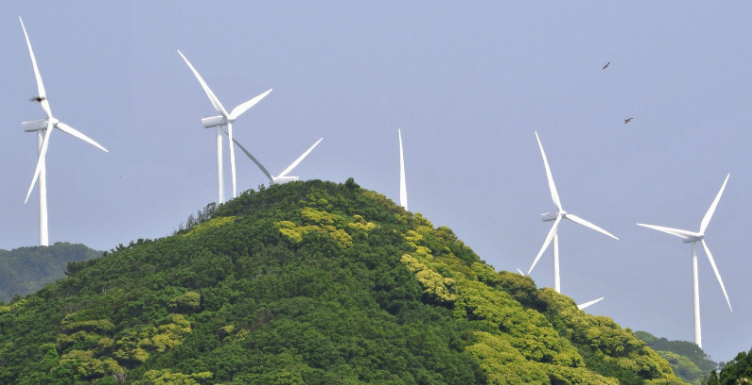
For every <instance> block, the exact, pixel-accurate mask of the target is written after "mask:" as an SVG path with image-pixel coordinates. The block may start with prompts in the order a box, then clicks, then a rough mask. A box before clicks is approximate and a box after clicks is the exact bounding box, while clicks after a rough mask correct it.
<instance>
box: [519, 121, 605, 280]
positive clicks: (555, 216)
mask: <svg viewBox="0 0 752 385" xmlns="http://www.w3.org/2000/svg"><path fill="white" fill-rule="evenodd" d="M535 138H536V139H538V147H540V151H541V155H542V156H543V165H544V166H546V176H547V177H548V188H549V190H551V199H552V200H553V202H554V205H555V206H556V209H557V210H556V211H555V212H547V213H543V214H541V219H542V220H543V221H544V222H550V221H554V224H553V226H551V230H550V231H549V232H548V236H546V240H545V242H543V247H541V249H540V251H539V252H538V255H537V256H535V261H533V265H532V266H530V270H528V272H527V273H528V274H530V272H532V271H533V268H534V267H535V264H536V263H538V260H539V259H540V257H541V256H542V255H543V252H544V251H546V249H547V248H548V245H549V244H550V243H551V241H552V240H553V242H554V290H556V292H557V293H561V282H560V280H559V239H558V236H557V235H556V231H557V229H558V227H559V223H560V222H561V219H562V218H566V219H569V220H570V221H572V222H574V223H577V224H580V225H582V226H585V227H587V228H589V229H593V230H595V231H597V232H599V233H603V234H606V235H608V236H609V237H611V238H614V239H616V240H619V238H617V237H616V236H614V235H613V234H611V233H609V232H608V231H606V230H603V229H602V228H600V227H598V226H596V225H594V224H592V223H590V222H588V221H586V220H584V219H582V218H580V217H578V216H576V215H574V214H572V213H568V212H566V211H564V209H563V208H562V206H561V201H560V200H559V194H558V193H557V192H556V185H555V184H554V177H553V176H552V175H551V168H550V167H549V166H548V160H547V159H546V153H545V152H544V151H543V145H542V144H541V141H540V138H539V137H538V133H537V132H536V133H535Z"/></svg>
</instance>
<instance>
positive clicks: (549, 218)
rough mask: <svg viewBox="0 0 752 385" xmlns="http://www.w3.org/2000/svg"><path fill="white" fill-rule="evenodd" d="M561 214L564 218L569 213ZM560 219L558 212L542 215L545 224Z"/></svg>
mask: <svg viewBox="0 0 752 385" xmlns="http://www.w3.org/2000/svg"><path fill="white" fill-rule="evenodd" d="M561 214H562V216H566V214H567V213H565V212H563V211H562V212H561ZM558 217H559V212H557V211H549V212H546V213H543V214H541V220H542V221H543V222H551V221H555V220H556V218H558Z"/></svg>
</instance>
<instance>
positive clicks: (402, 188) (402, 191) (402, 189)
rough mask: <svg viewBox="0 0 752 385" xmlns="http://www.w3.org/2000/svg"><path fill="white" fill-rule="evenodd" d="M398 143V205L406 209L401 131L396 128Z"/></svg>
mask: <svg viewBox="0 0 752 385" xmlns="http://www.w3.org/2000/svg"><path fill="white" fill-rule="evenodd" d="M397 134H398V135H399V144H400V206H402V207H404V208H405V211H407V185H406V184H405V158H404V156H403V154H402V131H400V129H397Z"/></svg>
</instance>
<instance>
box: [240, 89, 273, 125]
mask: <svg viewBox="0 0 752 385" xmlns="http://www.w3.org/2000/svg"><path fill="white" fill-rule="evenodd" d="M270 92H272V88H270V89H269V90H267V91H266V92H264V93H263V94H261V95H259V96H256V97H255V98H253V99H251V100H249V101H247V102H245V103H243V104H240V105H238V106H237V107H235V108H233V109H232V111H230V119H237V118H238V116H240V115H243V113H244V112H246V111H248V109H249V108H251V107H253V106H255V105H256V103H258V102H260V101H261V99H263V98H265V97H266V95H269V93H270Z"/></svg>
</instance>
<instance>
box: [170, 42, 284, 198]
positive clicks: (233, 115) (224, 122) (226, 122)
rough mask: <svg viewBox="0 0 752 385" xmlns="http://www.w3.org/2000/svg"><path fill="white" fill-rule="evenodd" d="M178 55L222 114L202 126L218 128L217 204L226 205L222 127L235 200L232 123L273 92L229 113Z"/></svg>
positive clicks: (267, 92) (198, 75) (257, 97)
mask: <svg viewBox="0 0 752 385" xmlns="http://www.w3.org/2000/svg"><path fill="white" fill-rule="evenodd" d="M178 53H179V54H180V57H182V58H183V60H185V64H188V67H190V68H191V71H193V74H194V75H196V79H198V82H199V83H200V84H201V88H203V89H204V92H206V96H208V97H209V101H211V104H212V106H214V109H215V110H217V112H218V113H219V114H220V115H217V116H211V117H208V118H203V119H201V124H202V125H203V126H204V127H205V128H211V127H216V132H217V135H216V136H217V185H218V195H219V198H218V200H217V203H224V201H225V186H224V177H223V174H222V126H227V134H228V136H229V137H230V168H231V170H232V197H233V198H235V197H236V196H237V188H236V177H235V148H234V147H233V146H232V123H233V122H234V121H235V119H237V118H238V117H239V116H240V115H242V114H243V113H244V112H246V111H248V109H249V108H251V107H253V106H254V105H255V104H256V103H258V102H260V101H261V99H263V98H264V97H265V96H266V95H268V94H269V93H270V92H272V89H269V90H267V91H266V92H264V93H262V94H261V95H258V96H256V97H254V98H253V99H251V100H249V101H247V102H245V103H241V104H239V105H238V106H237V107H235V108H233V109H232V111H230V112H229V113H228V112H227V110H225V108H224V106H222V103H220V101H219V99H217V96H216V95H214V92H212V90H211V89H210V88H209V86H208V85H207V84H206V82H205V81H204V79H203V78H202V77H201V75H200V74H199V73H198V71H196V69H195V68H193V65H192V64H191V62H189V61H188V59H186V57H185V55H183V53H182V52H180V50H178Z"/></svg>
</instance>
